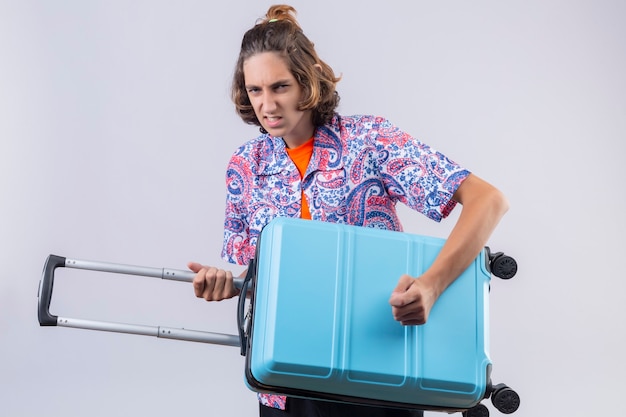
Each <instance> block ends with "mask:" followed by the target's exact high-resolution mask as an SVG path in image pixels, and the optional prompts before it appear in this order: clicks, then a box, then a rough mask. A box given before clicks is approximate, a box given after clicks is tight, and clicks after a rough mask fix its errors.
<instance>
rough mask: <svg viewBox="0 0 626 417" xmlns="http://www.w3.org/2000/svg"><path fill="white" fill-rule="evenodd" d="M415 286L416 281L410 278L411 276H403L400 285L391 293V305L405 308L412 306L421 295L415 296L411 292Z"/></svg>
mask: <svg viewBox="0 0 626 417" xmlns="http://www.w3.org/2000/svg"><path fill="white" fill-rule="evenodd" d="M413 284H415V279H414V278H412V277H410V276H409V275H403V276H402V277H400V280H399V281H398V285H397V286H396V288H395V289H394V291H393V292H392V293H391V297H390V298H389V304H391V305H392V306H394V307H403V306H405V305H408V304H411V303H413V302H415V301H416V299H417V298H419V294H416V295H417V296H418V297H417V298H416V295H413V294H411V293H410V292H409V289H410V288H411V287H412V286H413Z"/></svg>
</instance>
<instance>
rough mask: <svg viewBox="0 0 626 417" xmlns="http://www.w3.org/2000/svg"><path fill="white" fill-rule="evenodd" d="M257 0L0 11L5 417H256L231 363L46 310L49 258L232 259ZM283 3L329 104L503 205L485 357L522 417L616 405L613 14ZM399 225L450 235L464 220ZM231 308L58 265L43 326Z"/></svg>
mask: <svg viewBox="0 0 626 417" xmlns="http://www.w3.org/2000/svg"><path fill="white" fill-rule="evenodd" d="M270 4H271V3H270V2H258V1H232V2H222V3H214V2H213V3H212V2H206V1H204V2H202V1H178V2H168V1H161V0H158V1H101V0H100V1H65V0H62V1H35V0H25V1H20V0H0V144H1V147H0V193H1V194H0V195H1V204H0V245H1V246H0V256H1V258H0V261H1V266H2V272H1V274H0V276H1V277H0V312H1V314H0V341H1V342H0V416H10V417H16V416H37V415H46V416H50V417H61V416H63V417H67V416H85V415H88V416H107V417H110V416H131V415H132V416H143V415H147V416H148V415H149V416H154V417H157V416H171V415H185V416H190V417H191V416H244V415H256V413H257V411H256V409H257V403H256V399H255V395H254V393H252V392H251V391H249V390H248V389H247V388H246V387H245V384H244V379H243V369H244V361H243V358H242V357H240V356H239V352H238V349H236V348H231V347H223V346H212V345H206V344H200V343H186V342H179V341H169V340H159V339H156V338H150V337H141V336H132V335H121V334H114V333H103V332H95V331H84V330H76V329H65V328H54V327H53V328H41V327H39V325H38V322H37V317H36V303H37V287H38V282H39V278H40V275H41V269H42V267H43V263H44V261H45V258H46V257H47V255H48V254H51V253H52V254H56V255H61V256H67V257H70V258H78V259H92V260H100V261H109V262H119V263H129V264H135V265H144V266H154V267H169V268H181V269H183V268H184V267H185V264H186V262H187V261H190V260H197V261H201V262H204V263H213V264H216V265H218V266H227V265H226V264H225V263H224V262H222V261H220V259H219V251H220V247H221V236H222V216H223V210H224V206H223V202H224V195H225V194H224V180H223V179H224V169H225V166H226V163H227V161H228V158H229V156H230V154H231V153H232V152H233V150H234V149H235V148H236V147H237V146H238V145H239V144H240V143H242V142H244V141H245V140H247V139H249V138H251V137H253V136H255V135H256V134H257V131H256V130H255V129H254V128H253V127H251V126H247V125H244V124H243V123H242V122H241V121H240V120H239V119H238V118H237V116H236V115H235V113H234V110H233V106H232V104H231V102H230V100H229V86H230V78H231V75H232V71H233V68H234V63H235V59H236V57H237V53H238V48H239V45H240V41H241V37H242V35H243V33H244V32H245V30H247V29H248V28H249V27H251V26H252V25H253V24H254V22H255V20H256V19H257V18H259V17H261V16H262V15H263V14H264V12H265V11H266V10H267V8H268V7H269V5H270ZM292 4H293V5H294V6H295V7H296V9H297V10H298V12H299V14H298V17H299V20H300V23H301V24H302V26H303V28H304V30H305V32H306V33H307V34H308V35H309V36H310V38H311V39H312V40H313V41H314V42H315V44H316V46H317V48H318V52H319V53H320V55H321V56H322V58H323V59H325V60H326V61H327V62H328V63H329V64H330V65H331V66H332V67H333V68H334V69H335V71H336V72H337V73H340V74H341V75H342V76H343V80H342V81H341V82H340V84H339V92H340V94H341V97H342V100H341V106H340V111H341V112H342V113H344V114H356V113H370V114H379V115H384V116H386V117H387V118H389V119H390V120H391V121H392V122H394V123H395V124H397V125H399V126H400V127H401V128H403V129H404V130H406V131H408V132H410V133H411V134H413V135H414V136H416V137H418V138H420V139H422V140H423V141H424V142H426V143H428V144H430V145H432V146H433V147H435V148H437V149H439V150H441V151H443V152H444V153H446V154H447V155H449V156H450V157H452V158H453V159H455V160H457V161H458V162H460V163H462V164H463V165H465V166H466V167H468V168H469V169H471V170H472V171H474V172H475V173H476V174H478V175H479V176H481V177H483V178H485V179H487V180H489V181H490V182H492V183H493V184H495V185H496V186H498V187H499V188H500V189H502V190H503V191H504V193H505V194H506V195H507V197H508V198H509V200H510V202H511V210H510V211H509V213H508V214H507V216H506V217H505V218H504V220H503V221H502V223H501V225H500V227H499V228H498V229H497V231H496V232H495V233H494V235H493V236H492V239H491V240H490V242H489V243H490V246H491V247H492V248H494V249H496V250H501V251H505V252H507V253H509V254H510V255H512V256H514V257H515V258H516V259H517V261H518V263H519V265H520V272H519V273H518V275H517V276H516V277H515V278H514V279H513V280H511V281H508V282H504V281H500V280H497V279H495V280H494V281H493V282H492V290H491V356H492V359H493V362H494V380H496V381H503V382H506V383H508V384H509V385H511V386H512V387H513V388H515V389H516V390H517V392H518V393H519V394H520V396H521V398H522V405H521V407H520V409H519V411H518V412H517V413H516V414H515V415H516V416H518V417H530V416H533V417H534V416H557V415H568V416H581V417H582V416H585V417H586V416H589V415H593V416H609V415H615V413H619V412H620V410H619V404H618V402H617V401H616V400H615V399H617V398H621V395H622V393H623V392H624V390H625V389H626V384H625V383H624V380H623V375H624V374H625V373H626V363H625V362H624V360H623V352H624V351H625V349H626V342H624V340H625V336H626V330H625V327H624V325H623V321H624V319H626V314H625V313H626V309H625V307H624V303H623V301H622V298H623V294H624V292H625V291H626V284H625V281H624V279H623V278H624V271H623V270H621V268H620V266H621V264H622V262H621V261H622V256H623V255H622V254H623V251H624V243H623V240H622V237H623V236H624V234H625V232H626V225H625V221H624V217H623V213H624V212H625V211H626V205H625V202H624V195H623V191H624V186H623V184H622V176H623V175H621V174H622V173H621V171H622V170H623V166H624V165H623V159H624V156H625V152H624V150H625V146H624V143H623V142H624V139H625V137H626V99H625V97H626V77H624V74H626V28H625V26H624V25H623V20H624V16H626V4H624V3H623V2H620V1H609V0H600V1H593V2H592V1H590V0H585V1H547V2H546V1H534V0H531V1H517V0H514V1H509V2H496V1H477V2H466V1H449V2H424V1H417V2H405V1H398V0H395V1H387V2H374V1H370V0H366V1H361V2H356V3H355V2H352V1H330V0H320V1H316V2H308V1H304V0H298V1H294V2H292ZM401 214H402V218H403V219H404V223H405V229H406V230H407V231H410V232H415V233H421V234H429V235H436V236H446V235H447V233H448V231H449V230H450V228H451V226H452V224H453V223H454V220H455V218H456V216H458V209H457V212H456V213H454V214H453V215H452V216H451V219H448V220H446V221H444V222H442V223H441V224H436V223H433V222H430V221H428V220H427V219H425V218H422V217H420V216H419V215H416V214H413V213H410V212H409V211H408V210H406V209H404V208H402V209H401ZM234 270H235V271H236V272H239V271H240V270H241V269H240V268H237V267H234ZM231 301H232V300H231ZM231 301H224V302H221V303H215V304H207V303H206V302H204V301H202V300H197V299H196V298H195V297H194V296H193V293H192V290H191V288H190V287H189V285H187V284H181V283H174V282H164V281H160V280H154V279H150V278H133V277H131V278H128V277H119V276H112V274H97V273H73V272H72V271H65V270H62V271H61V272H60V273H59V276H58V277H57V281H56V283H55V293H54V298H53V304H52V312H53V313H54V314H59V315H63V316H67V317H82V318H91V319H100V320H109V321H122V322H136V323H143V324H154V325H166V326H171V327H185V328H189V329H198V330H209V331H211V330H212V331H217V332H222V333H235V332H236V328H235V317H234V316H235V304H234V302H231ZM490 408H491V410H492V415H494V416H495V415H499V414H498V412H497V411H495V410H493V408H492V407H491V406H490ZM428 414H429V415H437V413H428Z"/></svg>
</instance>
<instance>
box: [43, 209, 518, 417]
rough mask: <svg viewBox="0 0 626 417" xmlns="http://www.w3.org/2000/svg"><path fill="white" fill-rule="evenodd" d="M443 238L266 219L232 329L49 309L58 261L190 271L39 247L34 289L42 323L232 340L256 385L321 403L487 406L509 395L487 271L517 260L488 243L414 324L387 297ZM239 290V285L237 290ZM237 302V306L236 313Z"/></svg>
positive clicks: (509, 407)
mask: <svg viewBox="0 0 626 417" xmlns="http://www.w3.org/2000/svg"><path fill="white" fill-rule="evenodd" d="M443 242H444V240H442V239H438V238H432V237H425V236H419V235H412V234H408V233H400V232H392V231H385V230H378V229H371V228H363V227H357V226H347V225H339V224H332V223H325V222H316V221H311V220H301V219H291V218H277V219H275V220H274V221H272V222H271V223H270V224H268V225H267V226H266V227H265V228H264V229H263V231H262V233H261V235H260V238H259V243H258V245H257V254H256V257H255V259H254V260H253V261H252V263H251V264H250V266H249V268H248V274H247V276H246V278H245V279H236V280H235V281H236V282H235V285H236V286H237V287H238V288H240V289H241V294H242V295H241V296H240V297H239V303H238V308H237V315H238V334H236V335H235V334H221V333H212V332H205V331H197V330H188V329H180V328H172V327H164V326H148V325H138V324H126V323H113V322H105V321H95V320H85V319H80V318H70V317H66V316H57V315H53V314H51V313H50V303H51V299H52V293H53V286H54V276H55V271H56V270H57V269H58V268H77V269H84V270H93V271H102V272H110V273H118V274H126V275H138V276H146V277H153V278H160V279H166V280H175V281H181V282H190V281H192V280H193V277H194V274H193V273H191V272H190V271H181V270H176V269H166V268H153V267H143V266H133V265H122V264H114V263H108V262H98V261H88V260H78V259H70V258H65V257H61V256H56V255H50V256H48V258H47V259H46V263H45V265H44V270H43V274H42V279H41V281H40V285H39V294H38V319H39V324H40V325H41V326H59V327H70V328H80V329H88V330H99V331H111V332H121V333H129V334H138V335H145V336H156V337H159V338H166V339H177V340H184V341H193V342H202V343H210V344H218V345H227V346H239V347H240V348H241V351H242V355H244V356H245V357H246V366H245V379H246V382H247V384H248V386H249V387H250V388H252V389H253V390H255V391H259V392H267V393H277V394H286V395H290V396H297V397H304V398H315V399H323V400H330V401H341V402H351V403H356V404H371V405H378V406H386V407H400V408H411V409H422V410H439V411H447V412H456V411H461V412H463V414H464V416H466V417H474V416H476V417H478V416H481V417H482V416H486V415H488V412H489V411H488V409H487V408H486V407H485V406H484V405H483V404H481V400H482V399H484V398H488V397H491V401H492V402H493V404H494V405H495V407H496V408H497V409H498V410H499V411H501V412H503V413H506V414H509V413H512V412H514V411H516V410H517V408H518V407H519V396H518V395H517V393H515V391H513V390H512V389H510V388H509V387H507V386H506V385H504V384H497V385H493V384H492V383H491V380H490V371H491V366H492V365H491V361H490V359H489V331H488V315H489V306H488V295H489V294H488V293H489V282H490V278H491V273H493V274H494V275H496V276H499V277H501V278H505V279H508V278H511V277H512V276H513V275H515V272H516V270H517V264H516V263H515V261H514V259H513V258H510V257H508V256H505V255H504V254H502V253H495V254H492V253H491V252H490V250H489V248H485V250H484V251H483V252H481V254H480V255H479V256H478V257H477V258H476V259H475V260H474V262H473V263H472V265H471V266H470V267H469V268H468V269H467V270H466V271H465V272H464V273H463V274H462V275H461V276H460V277H459V278H458V279H457V280H456V281H455V282H454V283H453V284H452V285H451V286H450V287H449V288H448V289H447V290H446V291H445V292H444V293H443V294H442V295H441V297H440V298H439V300H437V302H436V304H435V306H434V308H433V310H432V311H431V313H430V316H429V319H428V323H427V324H425V325H422V326H402V325H401V324H400V323H398V322H396V321H395V320H394V319H393V318H392V315H391V307H390V305H389V303H388V300H389V297H390V295H391V292H392V291H393V289H394V288H395V286H396V283H397V280H398V278H399V277H400V276H401V275H402V274H405V273H406V274H409V275H412V276H419V275H420V274H421V273H422V272H423V271H424V270H425V269H426V268H427V267H428V265H430V263H432V261H433V260H434V258H435V257H436V256H437V253H438V251H439V250H440V248H441V246H442V244H443ZM246 294H249V295H248V296H246ZM246 308H247V309H248V310H247V313H248V314H246Z"/></svg>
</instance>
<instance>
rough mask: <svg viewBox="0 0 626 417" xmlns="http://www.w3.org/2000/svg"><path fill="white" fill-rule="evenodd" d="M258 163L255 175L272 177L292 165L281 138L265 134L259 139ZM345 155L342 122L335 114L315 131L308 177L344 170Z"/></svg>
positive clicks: (253, 168) (290, 168) (254, 168)
mask: <svg viewBox="0 0 626 417" xmlns="http://www.w3.org/2000/svg"><path fill="white" fill-rule="evenodd" d="M259 139H260V149H259V151H258V155H257V158H253V159H255V160H256V161H257V162H258V163H257V164H256V165H255V166H253V167H252V171H253V173H254V174H256V175H275V174H278V173H280V172H282V171H285V170H292V169H293V166H292V165H293V164H292V163H291V161H290V159H289V155H287V150H286V145H285V141H283V139H282V138H280V137H274V136H271V135H269V134H265V135H263V136H261V137H260V138H259ZM345 152H346V149H345V147H344V144H343V143H342V141H341V123H340V119H339V116H338V115H335V116H334V117H333V118H332V120H331V122H330V123H327V124H325V125H323V126H320V127H318V128H317V129H316V130H315V139H314V142H313V154H312V155H311V161H310V162H309V167H308V168H307V174H309V173H311V172H314V171H332V170H336V169H340V168H342V167H343V164H344V162H343V160H344V158H343V156H344V154H345Z"/></svg>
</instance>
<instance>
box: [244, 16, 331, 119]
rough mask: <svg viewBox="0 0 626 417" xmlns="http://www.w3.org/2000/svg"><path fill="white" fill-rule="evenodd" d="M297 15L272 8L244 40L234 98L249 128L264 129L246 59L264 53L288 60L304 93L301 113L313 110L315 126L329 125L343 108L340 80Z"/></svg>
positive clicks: (248, 32)
mask: <svg viewBox="0 0 626 417" xmlns="http://www.w3.org/2000/svg"><path fill="white" fill-rule="evenodd" d="M295 13H296V10H295V9H294V8H293V7H291V6H288V5H276V6H272V7H270V8H269V10H268V11H267V14H266V16H265V18H264V19H261V20H260V21H259V22H257V24H256V25H255V26H254V27H253V28H252V29H250V30H248V31H247V32H246V33H245V34H244V36H243V40H242V42H241V51H240V52H239V59H238V60H237V66H236V68H235V74H234V77H233V84H232V90H231V95H232V99H233V102H234V103H235V107H236V111H237V113H238V114H239V116H240V117H241V118H242V119H243V121H244V122H246V123H248V124H252V125H257V126H261V123H260V122H259V120H258V119H257V117H256V115H255V113H254V109H253V108H252V105H251V103H250V100H249V98H248V93H247V91H246V86H245V79H244V73H243V64H244V62H245V61H246V59H248V58H250V57H251V56H253V55H256V54H259V53H262V52H276V53H278V54H279V55H280V56H281V57H282V58H283V59H284V60H285V62H286V63H287V66H288V68H289V70H290V71H291V73H292V74H293V76H294V78H295V79H296V80H297V81H298V83H299V84H300V86H301V87H302V90H303V99H302V101H301V102H300V103H299V108H298V109H299V110H301V111H306V110H311V113H312V121H313V124H314V126H316V127H317V126H321V125H323V124H325V123H328V122H329V121H330V119H332V117H333V115H334V114H335V109H336V108H337V106H338V104H339V94H338V93H337V91H336V90H335V86H336V85H337V82H338V81H339V80H340V77H336V76H335V74H334V72H333V69H332V68H331V67H330V66H329V65H328V64H326V63H325V62H324V61H322V60H321V59H320V58H319V57H318V55H317V52H316V51H315V46H314V44H313V43H312V42H311V41H310V40H309V39H308V38H307V37H306V36H305V35H304V32H303V31H302V28H301V27H300V25H299V24H298V21H297V20H296V18H295Z"/></svg>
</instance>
